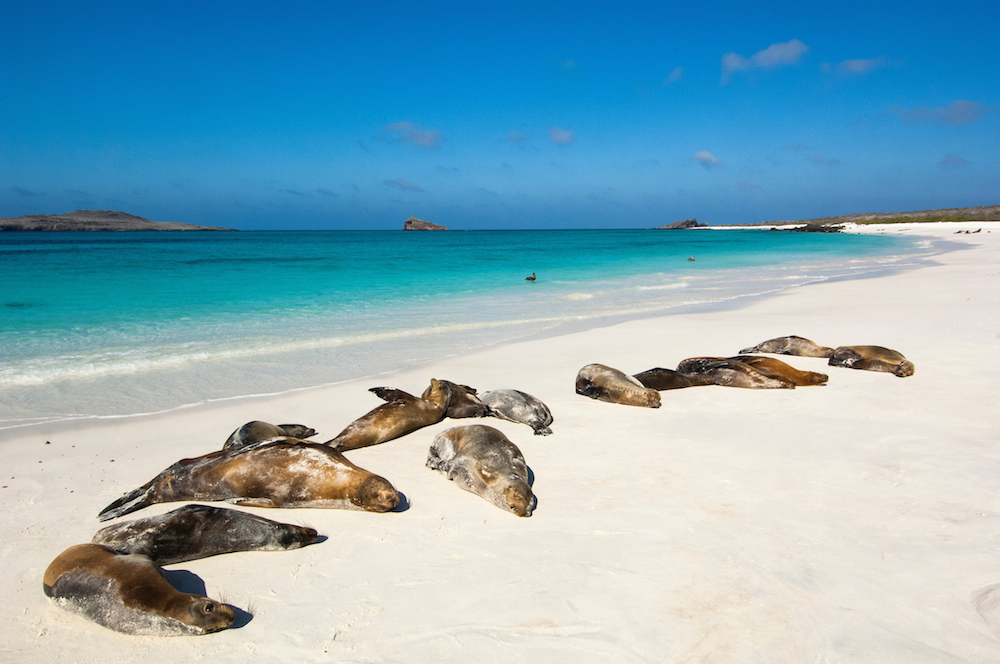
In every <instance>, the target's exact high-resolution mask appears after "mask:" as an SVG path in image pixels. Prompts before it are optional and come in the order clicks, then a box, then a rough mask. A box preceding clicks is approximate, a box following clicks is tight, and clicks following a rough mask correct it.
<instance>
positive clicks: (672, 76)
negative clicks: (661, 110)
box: [662, 67, 684, 87]
mask: <svg viewBox="0 0 1000 664" xmlns="http://www.w3.org/2000/svg"><path fill="white" fill-rule="evenodd" d="M683 75H684V67H675V68H674V70H673V71H672V72H670V73H669V74H667V77H666V78H664V79H663V83H662V85H663V86H664V87H666V86H668V85H670V84H671V83H676V82H677V81H679V80H681V76H683Z"/></svg>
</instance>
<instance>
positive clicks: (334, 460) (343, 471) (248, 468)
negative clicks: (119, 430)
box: [98, 438, 399, 521]
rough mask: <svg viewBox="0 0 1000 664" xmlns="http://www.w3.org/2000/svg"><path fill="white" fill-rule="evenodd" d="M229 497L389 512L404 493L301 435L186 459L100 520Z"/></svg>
mask: <svg viewBox="0 0 1000 664" xmlns="http://www.w3.org/2000/svg"><path fill="white" fill-rule="evenodd" d="M178 500H208V501H213V500H225V501H227V502H230V503H234V504H236V505H247V506H250V507H319V508H335V509H356V510H367V511H369V512H388V511H389V510H391V509H393V508H394V507H396V505H397V504H398V503H399V494H398V493H397V492H396V489H395V488H393V486H392V484H390V483H389V481H388V480H386V479H385V478H383V477H379V476H378V475H376V474H374V473H370V472H368V471H367V470H364V469H363V468H358V467H357V466H355V465H354V464H353V463H351V462H350V461H348V460H347V459H346V458H344V455H343V454H341V453H340V452H338V451H337V450H335V449H333V448H332V447H329V446H327V445H322V444H319V443H307V442H305V441H302V440H298V439H296V438H283V439H281V440H277V441H270V442H263V443H254V444H252V445H244V446H243V447H234V448H232V449H228V450H220V451H218V452H212V453H211V454H206V455H204V456H200V457H196V458H194V459H181V460H180V461H178V462H177V463H175V464H174V465H172V466H170V467H169V468H167V469H166V470H164V471H163V472H162V473H160V474H159V475H157V476H156V477H154V478H153V479H151V480H150V481H149V482H146V484H144V485H142V486H141V487H139V488H138V489H134V490H132V491H130V492H129V493H127V494H125V495H124V496H122V497H121V498H119V499H118V500H116V501H114V502H113V503H111V504H110V505H108V506H107V507H105V508H104V510H103V511H102V512H101V513H100V514H99V515H98V518H99V519H100V520H101V521H107V520H108V519H113V518H115V517H119V516H123V515H125V514H129V513H131V512H134V511H136V510H138V509H142V508H143V507H146V506H148V505H153V504H156V503H170V502H174V501H178Z"/></svg>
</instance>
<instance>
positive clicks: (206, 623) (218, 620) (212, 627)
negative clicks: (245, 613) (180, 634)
mask: <svg viewBox="0 0 1000 664" xmlns="http://www.w3.org/2000/svg"><path fill="white" fill-rule="evenodd" d="M188 609H189V611H190V613H191V623H190V624H192V625H197V626H198V627H200V628H201V629H202V630H203V631H204V633H205V634H210V633H211V632H218V631H220V630H223V629H226V628H227V627H229V626H230V625H232V624H233V621H235V620H236V612H235V611H233V607H231V606H229V605H228V604H222V603H221V602H216V601H214V600H211V599H208V598H207V597H198V596H192V601H191V604H190V606H189V607H188Z"/></svg>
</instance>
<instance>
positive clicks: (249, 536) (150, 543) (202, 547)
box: [90, 505, 318, 565]
mask: <svg viewBox="0 0 1000 664" xmlns="http://www.w3.org/2000/svg"><path fill="white" fill-rule="evenodd" d="M317 537H318V535H317V533H316V531H315V530H313V529H312V528H302V527H300V526H293V525H292V524H290V523H278V522H277V521H271V520H270V519H265V518H263V517H259V516H256V515H255V514H247V513H246V512H240V511H239V510H230V509H225V508H222V507H215V506H212V505H185V506H184V507H181V508H178V509H175V510H174V511H172V512H167V513H166V514H161V515H159V516H152V517H148V518H145V519H136V520H134V521H125V522H123V523H116V524H114V525H112V526H108V527H106V528H102V529H101V530H99V531H97V534H96V535H94V538H93V539H92V540H90V541H91V542H93V543H94V544H103V545H104V546H107V547H110V548H112V549H114V550H115V551H117V552H119V553H139V554H142V555H144V556H148V557H149V559H150V560H152V561H153V562H154V563H156V564H157V565H170V564H172V563H183V562H186V561H188V560H199V559H201V558H207V557H209V556H214V555H217V554H220V553H233V552H234V551H286V550H288V549H298V548H300V547H303V546H306V545H307V544H312V543H313V542H315V541H316V538H317Z"/></svg>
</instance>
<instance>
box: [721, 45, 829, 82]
mask: <svg viewBox="0 0 1000 664" xmlns="http://www.w3.org/2000/svg"><path fill="white" fill-rule="evenodd" d="M808 50H809V47H808V46H806V45H805V44H803V43H802V42H800V41H799V40H798V39H792V40H791V41H787V42H782V43H780V44H771V45H770V46H768V47H767V48H765V49H764V50H763V51H758V52H756V53H754V54H753V55H751V56H750V57H749V58H744V57H743V56H742V55H740V54H738V53H726V54H725V55H723V56H722V84H723V85H726V84H727V83H729V82H730V81H731V80H732V77H733V73H735V72H738V71H750V70H751V69H774V68H775V67H780V66H782V65H793V64H795V63H797V62H798V61H799V58H801V57H802V55H803V54H804V53H805V52H806V51H808Z"/></svg>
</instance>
